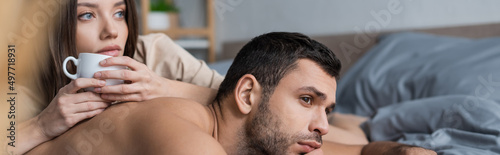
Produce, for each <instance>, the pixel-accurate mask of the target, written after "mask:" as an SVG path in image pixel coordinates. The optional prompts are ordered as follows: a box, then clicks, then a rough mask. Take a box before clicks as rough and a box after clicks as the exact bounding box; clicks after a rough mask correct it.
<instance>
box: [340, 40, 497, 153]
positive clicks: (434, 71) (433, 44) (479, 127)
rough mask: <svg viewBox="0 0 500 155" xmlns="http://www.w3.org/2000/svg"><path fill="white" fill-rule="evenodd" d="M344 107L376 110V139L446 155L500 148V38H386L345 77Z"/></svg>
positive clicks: (367, 127)
mask: <svg viewBox="0 0 500 155" xmlns="http://www.w3.org/2000/svg"><path fill="white" fill-rule="evenodd" d="M337 103H338V104H337V107H336V111H337V112H341V113H351V114H356V115H361V116H370V117H372V118H371V119H370V120H369V121H367V122H365V123H364V124H363V125H362V126H361V127H362V128H363V130H364V131H365V133H366V134H367V136H368V138H369V140H371V141H381V140H389V141H398V142H401V143H406V144H412V145H418V146H422V147H425V148H429V149H433V150H435V151H437V152H438V154H481V155H482V154H500V37H497V38H487V39H480V40H472V39H466V38H453V37H445V36H435V35H430V34H422V33H410V32H407V33H397V34H391V35H386V36H383V37H381V38H380V42H379V44H378V45H377V46H375V47H374V48H373V49H371V50H370V51H369V52H368V53H367V54H366V55H365V56H363V58H361V59H360V60H359V61H358V62H357V64H355V65H354V66H353V67H352V68H351V69H350V70H349V71H348V72H347V73H346V74H345V76H344V77H342V79H340V81H339V84H338V90H337Z"/></svg>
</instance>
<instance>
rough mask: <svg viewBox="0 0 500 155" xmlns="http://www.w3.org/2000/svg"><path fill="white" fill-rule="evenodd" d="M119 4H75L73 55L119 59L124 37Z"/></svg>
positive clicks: (92, 0) (97, 0)
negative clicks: (94, 55) (101, 55)
mask: <svg viewBox="0 0 500 155" xmlns="http://www.w3.org/2000/svg"><path fill="white" fill-rule="evenodd" d="M126 8H127V7H126V5H125V2H124V1H123V0H78V3H77V12H76V13H77V26H76V51H77V53H98V54H104V55H109V56H114V57H116V56H122V55H123V51H124V48H125V43H126V42H127V37H128V27H127V22H126V21H125V12H126V11H127V10H126Z"/></svg>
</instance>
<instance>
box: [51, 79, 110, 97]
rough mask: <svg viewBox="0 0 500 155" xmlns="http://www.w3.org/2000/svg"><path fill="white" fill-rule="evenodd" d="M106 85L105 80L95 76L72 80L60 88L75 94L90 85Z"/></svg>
mask: <svg viewBox="0 0 500 155" xmlns="http://www.w3.org/2000/svg"><path fill="white" fill-rule="evenodd" d="M105 85H106V81H105V80H99V79H94V78H78V79H75V80H72V81H71V82H70V83H69V84H68V85H66V86H64V87H63V88H61V89H60V90H59V92H61V91H62V92H63V93H69V94H74V93H76V92H77V91H78V90H80V89H83V88H88V87H102V86H105Z"/></svg>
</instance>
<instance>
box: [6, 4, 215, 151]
mask: <svg viewBox="0 0 500 155" xmlns="http://www.w3.org/2000/svg"><path fill="white" fill-rule="evenodd" d="M61 6H62V7H61V9H60V11H61V12H60V14H59V16H58V18H57V19H56V20H58V23H57V24H56V25H54V33H53V34H54V35H53V36H51V37H50V39H49V42H50V43H49V45H50V56H49V59H50V61H49V62H51V63H49V66H47V68H46V70H44V71H45V72H44V73H45V74H44V75H43V76H42V84H43V85H42V89H43V90H46V91H45V92H46V94H45V97H44V98H45V101H46V103H49V104H48V106H47V107H46V108H45V109H44V110H43V111H42V112H41V113H40V114H38V115H37V116H36V117H34V118H32V119H30V120H28V121H26V122H24V123H22V124H21V125H20V129H19V131H18V133H19V135H23V136H20V137H19V138H18V141H19V144H22V145H18V146H17V147H16V150H14V151H15V152H16V153H19V154H22V153H25V152H27V151H29V150H30V149H31V148H33V147H35V146H37V145H39V144H41V143H43V142H45V141H48V140H50V139H52V138H54V137H56V136H58V135H60V134H62V133H64V132H65V131H66V130H68V129H69V128H71V127H72V126H74V125H75V124H76V123H78V122H80V121H82V120H85V119H87V118H91V117H93V116H95V115H97V114H99V113H100V112H102V111H103V110H104V109H105V108H106V107H108V106H109V105H110V103H111V102H113V101H143V100H148V99H152V98H156V97H169V96H170V97H184V98H190V99H193V100H196V101H198V102H200V103H208V102H209V101H210V100H211V99H212V98H213V97H214V96H215V93H216V91H215V90H213V89H210V88H204V87H200V86H196V85H192V84H186V83H182V82H179V81H175V80H181V81H185V82H190V83H194V84H200V83H202V84H204V86H207V87H214V86H218V85H219V83H220V81H221V79H222V77H221V76H220V75H218V74H217V73H215V72H214V71H210V69H208V67H207V66H206V65H205V64H204V63H203V62H199V61H197V60H196V59H194V58H193V57H192V56H190V55H189V54H187V53H186V52H185V51H183V50H182V49H181V48H180V47H178V46H177V45H174V44H173V43H172V41H171V40H170V39H168V37H165V36H161V35H153V36H147V37H143V38H141V39H140V40H139V41H138V24H137V20H138V19H137V15H136V12H135V5H134V1H133V0H106V1H95V0H69V1H63V2H62V4H61ZM154 44H161V45H154ZM164 44H167V45H164ZM137 45H139V46H140V47H139V48H137ZM169 45H172V46H175V47H174V48H173V49H174V51H161V50H162V48H165V47H166V46H169ZM155 47H159V48H160V51H155V50H157V49H155ZM136 49H139V50H138V53H136V54H135V53H134V52H135V51H136ZM163 50H164V49H163ZM170 52H171V53H170ZM79 53H99V54H105V55H110V56H113V57H112V58H108V59H106V60H103V61H101V62H100V65H101V66H114V65H121V66H127V67H128V68H130V70H119V71H102V72H97V73H96V74H94V78H79V79H76V80H70V79H69V78H67V77H66V76H65V75H64V74H63V73H62V62H63V60H64V59H65V58H66V57H68V56H75V57H76V56H77V55H78V54H79ZM134 55H135V58H136V59H138V60H139V61H141V62H143V63H145V64H148V65H149V66H146V65H145V64H143V63H140V62H138V61H136V60H134V59H132V57H134ZM158 55H161V56H162V57H164V58H166V59H168V60H169V61H164V62H162V61H161V58H160V59H158V58H156V59H155V56H158ZM172 57H173V58H172ZM158 63H163V64H158ZM72 69H73V70H74V67H73V68H72ZM153 70H156V71H158V72H157V73H159V74H161V75H163V76H165V77H168V78H171V79H173V80H169V79H166V78H164V77H162V76H160V75H158V74H157V73H155V72H154V71H153ZM201 77H204V78H201ZM104 79H122V80H126V81H128V82H127V84H121V85H115V86H105V81H104ZM206 79H208V80H206ZM204 80H205V81H204ZM206 81H208V82H206ZM87 87H95V89H94V91H95V92H80V91H79V90H81V89H82V88H87ZM194 97H196V98H194Z"/></svg>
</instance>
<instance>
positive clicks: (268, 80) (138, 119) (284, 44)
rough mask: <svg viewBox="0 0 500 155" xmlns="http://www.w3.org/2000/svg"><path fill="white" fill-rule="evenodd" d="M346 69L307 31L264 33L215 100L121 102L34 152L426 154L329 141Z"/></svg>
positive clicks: (243, 54) (244, 51) (239, 60)
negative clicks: (342, 71) (330, 115)
mask: <svg viewBox="0 0 500 155" xmlns="http://www.w3.org/2000/svg"><path fill="white" fill-rule="evenodd" d="M340 68H341V66H340V62H339V60H338V59H337V58H336V57H335V55H334V54H333V52H332V51H330V50H329V49H328V48H326V47H325V46H324V45H322V44H320V43H318V42H316V41H314V40H312V39H310V38H308V37H307V36H304V35H302V34H298V33H268V34H264V35H261V36H258V37H256V38H254V39H252V40H251V41H250V42H249V43H248V44H246V45H245V46H244V47H243V48H242V49H241V51H240V52H239V53H238V55H237V56H236V58H235V60H234V63H233V64H232V66H231V67H230V69H229V71H228V74H227V76H226V78H225V79H224V81H223V82H222V84H221V86H220V88H219V92H218V94H217V97H216V101H215V102H214V103H212V104H210V105H201V104H199V103H196V102H193V101H189V100H184V99H176V98H158V99H154V100H150V101H146V102H143V103H136V102H129V103H124V104H119V105H115V106H112V107H110V108H109V109H107V110H106V111H104V112H103V113H102V114H99V115H98V116H96V117H94V118H92V119H90V120H89V121H87V122H84V123H81V124H79V125H77V126H75V127H74V128H73V129H71V130H69V131H67V132H66V133H64V134H63V135H61V136H59V137H57V138H56V139H54V140H52V141H49V142H46V143H44V144H42V145H40V146H38V147H36V148H34V149H33V150H31V151H30V152H29V153H33V154H39V153H42V154H226V153H227V154H278V155H279V154H305V153H311V154H312V153H323V152H324V153H339V154H361V153H362V152H363V153H364V154H377V153H380V154H382V153H397V154H400V153H405V151H406V152H417V153H419V152H420V153H427V150H425V149H422V148H417V147H412V146H406V145H403V144H397V143H392V142H376V143H370V144H368V145H366V146H363V145H359V146H348V145H342V144H337V143H331V142H323V141H322V136H323V135H325V134H327V133H328V130H329V125H328V121H327V113H329V112H330V111H332V109H333V107H334V106H335V90H336V84H337V83H336V79H337V78H338V74H339V71H340ZM322 145H324V146H323V147H322Z"/></svg>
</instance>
